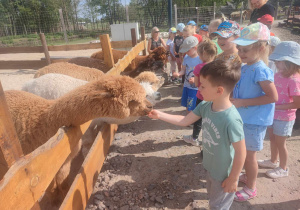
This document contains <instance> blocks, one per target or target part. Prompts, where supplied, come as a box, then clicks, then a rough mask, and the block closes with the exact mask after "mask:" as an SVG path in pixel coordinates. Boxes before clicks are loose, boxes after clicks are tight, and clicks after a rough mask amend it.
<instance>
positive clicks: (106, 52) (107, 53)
mask: <svg viewBox="0 0 300 210" xmlns="http://www.w3.org/2000/svg"><path fill="white" fill-rule="evenodd" d="M100 43H101V48H102V52H103V57H104V63H105V64H106V65H107V66H108V67H109V68H112V67H113V66H114V58H113V54H112V50H111V45H110V40H109V36H108V34H103V35H100Z"/></svg>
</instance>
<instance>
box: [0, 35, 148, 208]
mask: <svg viewBox="0 0 300 210" xmlns="http://www.w3.org/2000/svg"><path fill="white" fill-rule="evenodd" d="M142 34H143V33H142ZM142 38H143V39H142V40H141V41H140V42H139V43H138V44H137V45H135V46H134V47H133V48H132V49H131V50H130V51H129V52H128V53H127V54H126V55H125V56H124V58H122V59H120V60H119V62H118V63H117V64H114V63H113V59H112V50H111V42H110V41H109V37H108V35H107V34H106V35H101V36H100V40H101V44H102V50H103V54H104V58H105V62H106V63H107V64H109V65H110V66H112V68H111V70H110V71H109V72H107V74H112V75H118V74H120V72H121V71H122V70H123V69H124V68H125V67H127V66H128V64H129V63H130V62H131V61H132V60H133V59H134V58H135V57H136V56H137V55H138V54H139V53H140V51H142V50H144V53H145V48H146V40H145V39H144V36H142ZM132 43H133V44H134V43H137V41H136V40H134V39H133V41H132ZM90 123H91V121H89V122H86V123H85V124H83V125H81V126H78V127H71V128H69V129H68V130H67V131H64V130H63V129H59V131H58V132H57V133H56V135H54V136H53V137H52V138H51V139H50V140H48V141H47V142H46V143H45V144H44V145H42V146H40V147H39V148H37V149H36V150H35V151H33V152H32V153H30V154H28V155H26V156H23V152H22V149H21V146H20V143H19V140H18V137H17V134H16V131H15V128H14V126H13V122H12V119H11V116H10V113H9V111H8V107H7V104H6V100H5V96H4V92H3V89H2V86H1V83H0V175H1V174H2V175H4V177H3V178H2V176H0V179H1V178H2V180H1V181H0V209H40V206H39V203H38V200H39V198H40V197H41V196H42V195H43V192H44V191H45V190H46V189H47V187H48V186H49V184H50V183H51V181H52V180H53V178H54V176H55V174H56V173H57V171H58V170H59V168H60V167H61V166H62V165H63V163H64V162H65V160H66V158H67V157H68V155H69V154H70V153H71V151H72V149H73V148H74V147H75V146H76V144H77V143H78V141H79V140H80V138H81V137H82V135H83V134H84V133H85V131H86V130H87V129H88V127H89V125H90ZM117 128H118V126H117V125H114V124H105V125H103V126H102V128H101V131H100V132H99V133H98V135H97V137H96V138H95V140H94V143H93V145H92V147H91V149H90V150H89V153H88V155H87V156H86V158H85V160H84V162H83V164H82V166H81V169H80V171H79V172H78V174H77V176H76V177H75V179H74V181H73V184H72V185H71V187H70V189H69V191H68V194H67V195H66V197H65V199H64V201H63V203H62V205H61V206H60V209H74V210H77V209H85V206H86V204H87V202H88V199H89V197H90V195H91V193H92V191H93V186H94V184H95V182H96V179H97V177H98V174H99V173H100V170H101V167H102V164H103V162H104V159H105V157H106V155H107V153H108V149H109V147H110V145H111V142H112V141H113V138H114V134H115V132H116V131H117ZM58 154H59V155H58ZM49 166H51V167H49Z"/></svg>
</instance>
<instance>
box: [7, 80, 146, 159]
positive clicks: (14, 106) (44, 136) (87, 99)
mask: <svg viewBox="0 0 300 210" xmlns="http://www.w3.org/2000/svg"><path fill="white" fill-rule="evenodd" d="M5 96H6V100H7V104H8V107H9V111H10V113H11V116H12V119H13V122H14V125H15V128H16V130H17V134H18V137H19V139H20V143H21V146H22V149H23V152H24V154H28V153H30V152H32V151H33V150H34V149H36V148H37V147H39V146H40V145H42V144H44V143H45V142H46V141H47V140H48V139H49V138H51V137H52V136H53V135H54V134H55V133H56V132H57V130H58V129H59V128H60V127H62V126H77V125H81V124H83V123H85V122H87V121H89V120H91V119H94V118H99V117H112V118H120V119H123V118H126V117H130V116H143V115H146V114H147V113H148V112H149V111H150V108H151V106H152V105H151V104H150V102H149V101H147V100H146V93H145V90H144V89H143V87H142V86H141V85H140V84H139V83H138V82H137V81H135V80H134V79H132V78H129V77H124V76H106V77H103V79H100V80H98V81H95V82H91V83H88V84H86V85H83V86H80V87H78V88H76V89H75V90H73V91H71V92H69V93H67V94H66V95H64V96H62V97H61V98H59V99H57V100H46V99H43V98H41V97H39V96H36V95H34V94H31V93H27V92H24V91H17V90H10V91H5Z"/></svg>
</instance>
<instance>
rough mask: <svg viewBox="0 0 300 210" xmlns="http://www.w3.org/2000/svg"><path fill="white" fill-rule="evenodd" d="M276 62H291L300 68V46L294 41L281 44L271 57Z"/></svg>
mask: <svg viewBox="0 0 300 210" xmlns="http://www.w3.org/2000/svg"><path fill="white" fill-rule="evenodd" d="M269 59H270V60H274V61H290V62H292V63H294V64H296V65H298V66H300V45H299V44H298V43H297V42H294V41H285V42H281V43H280V44H278V45H277V46H276V47H275V50H274V51H273V53H272V54H271V55H270V57H269Z"/></svg>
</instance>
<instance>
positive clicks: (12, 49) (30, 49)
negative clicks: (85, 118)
mask: <svg viewBox="0 0 300 210" xmlns="http://www.w3.org/2000/svg"><path fill="white" fill-rule="evenodd" d="M43 52H44V50H43V47H42V46H36V47H0V54H10V53H43Z"/></svg>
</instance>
